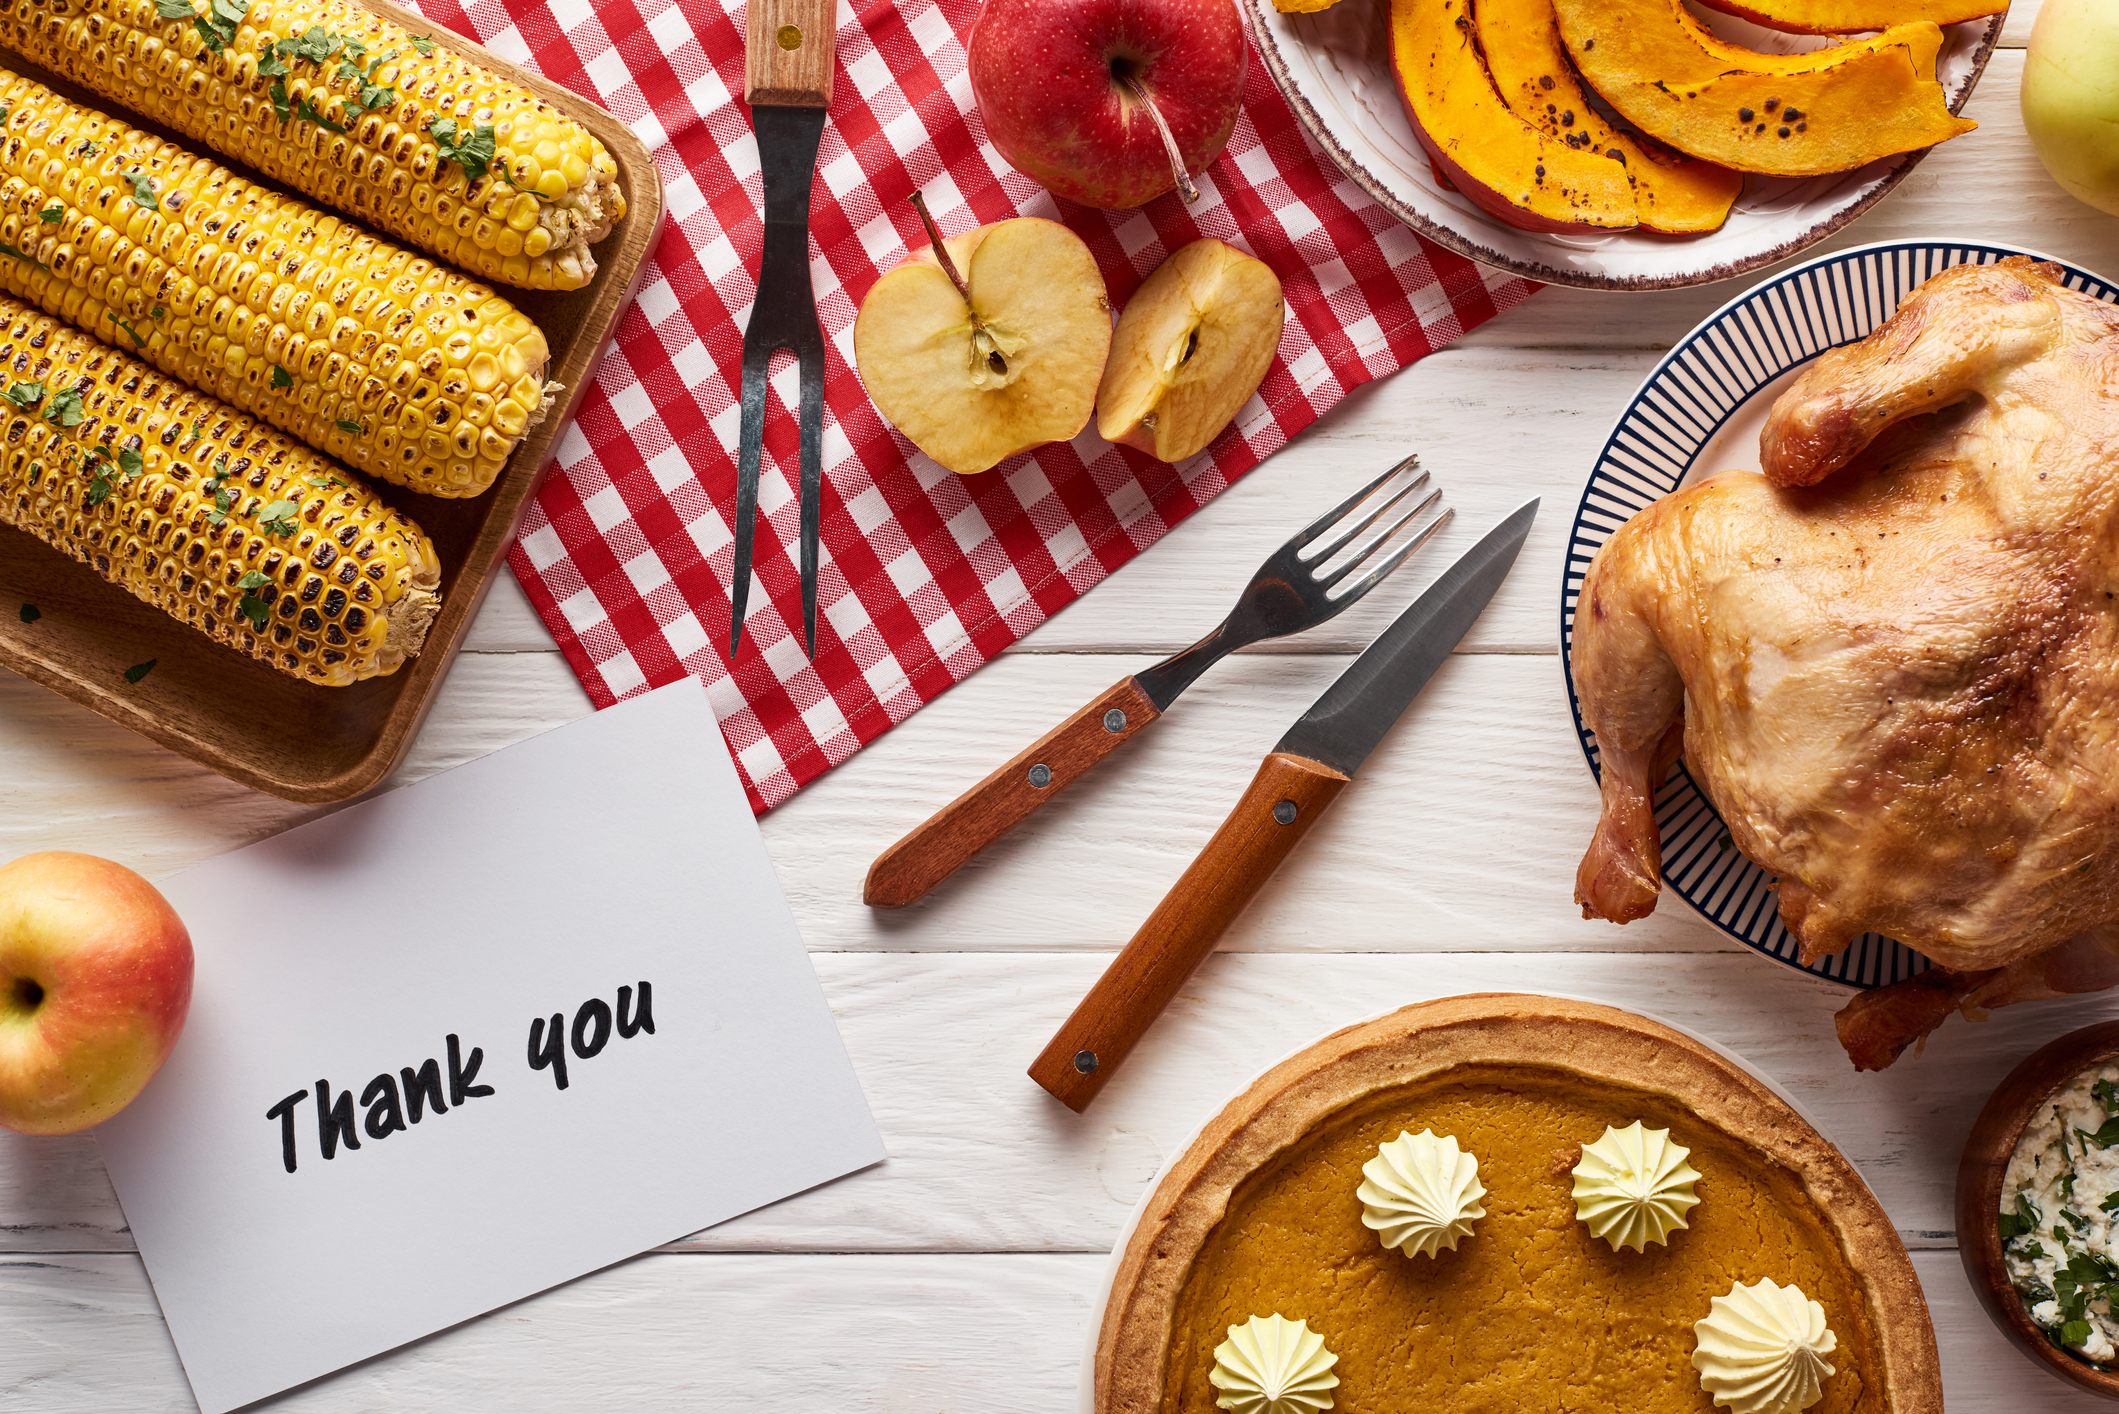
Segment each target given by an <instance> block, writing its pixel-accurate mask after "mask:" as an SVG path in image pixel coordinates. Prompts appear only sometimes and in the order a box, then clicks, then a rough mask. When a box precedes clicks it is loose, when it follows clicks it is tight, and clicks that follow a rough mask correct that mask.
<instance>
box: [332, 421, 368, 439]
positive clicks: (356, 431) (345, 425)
mask: <svg viewBox="0 0 2119 1414" xmlns="http://www.w3.org/2000/svg"><path fill="white" fill-rule="evenodd" d="M338 430H339V431H341V432H351V433H352V434H353V435H354V436H356V437H358V436H360V435H361V434H362V433H363V432H366V431H367V430H368V429H367V428H365V427H363V426H361V425H360V424H359V423H358V422H349V421H347V420H346V419H345V418H343V417H342V418H340V419H339V420H338Z"/></svg>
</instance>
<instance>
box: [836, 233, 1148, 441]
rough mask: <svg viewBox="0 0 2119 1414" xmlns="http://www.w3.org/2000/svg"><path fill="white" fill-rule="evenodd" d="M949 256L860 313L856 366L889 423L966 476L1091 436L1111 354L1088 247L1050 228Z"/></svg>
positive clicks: (913, 262)
mask: <svg viewBox="0 0 2119 1414" xmlns="http://www.w3.org/2000/svg"><path fill="white" fill-rule="evenodd" d="M942 245H943V248H944V250H945V251H946V253H947V260H948V267H947V268H946V269H945V268H944V265H943V263H942V261H940V260H938V259H937V258H936V255H935V251H934V247H933V246H932V245H931V244H930V245H929V247H928V248H927V249H925V250H923V251H921V252H919V253H918V254H916V255H914V256H912V257H910V258H909V259H907V260H906V261H905V263H904V264H902V265H900V266H898V267H897V268H896V269H895V270H892V271H890V272H889V273H888V274H886V275H884V276H883V278H882V279H880V280H878V281H876V283H875V285H874V286H873V287H872V288H870V290H869V291H868V297H867V298H866V299H864V300H862V301H861V312H860V314H859V315H858V316H857V317H856V318H855V320H854V326H853V347H854V364H855V366H856V367H857V368H858V369H859V370H860V373H861V382H862V385H863V386H865V387H866V388H867V389H868V396H869V397H870V398H871V399H872V400H874V402H875V405H876V408H877V410H879V411H880V412H881V413H882V414H883V416H885V417H886V418H889V419H890V421H891V422H892V423H893V424H894V425H895V426H896V427H897V429H898V430H899V431H900V432H903V433H904V434H905V435H906V436H907V437H910V438H911V439H912V442H913V445H914V446H916V447H918V448H919V449H920V450H921V451H923V452H925V453H926V454H927V455H928V456H930V457H932V458H934V460H935V461H936V462H937V463H939V464H940V465H942V466H945V467H947V468H948V469H949V470H951V471H954V472H957V473H958V474H960V475H965V476H968V475H970V474H972V473H973V472H979V471H984V470H986V469H987V468H988V467H991V466H993V465H995V464H996V463H998V462H1001V461H1004V460H1006V459H1007V458H1009V457H1012V456H1014V455H1015V454H1016V453H1017V452H1026V451H1029V450H1030V449H1031V448H1032V447H1041V446H1043V445H1045V444H1046V443H1047V442H1064V441H1066V440H1067V439H1068V438H1070V437H1073V436H1074V435H1075V434H1077V433H1079V432H1080V431H1081V430H1082V428H1084V427H1085V426H1087V425H1088V422H1089V414H1090V413H1091V412H1093V411H1094V410H1095V407H1096V389H1097V381H1098V379H1100V378H1101V377H1102V376H1103V371H1104V356H1105V354H1107V353H1108V352H1109V351H1110V348H1111V304H1110V301H1109V299H1108V298H1107V297H1106V293H1105V289H1104V277H1103V275H1102V274H1101V273H1100V272H1099V271H1098V270H1097V268H1096V260H1095V257H1093V256H1091V255H1090V254H1089V247H1088V246H1087V245H1085V244H1083V242H1082V238H1081V237H1080V236H1077V235H1075V234H1074V232H1072V231H1070V230H1068V229H1067V228H1066V227H1065V226H1062V225H1061V224H1060V223H1059V222H1057V221H1047V220H1045V219H1044V218H1042V217H1038V216H1020V217H1017V218H1015V219H1014V220H1011V221H998V222H994V223H993V224H990V225H985V226H981V227H979V228H978V229H977V230H975V231H967V232H966V233H964V234H963V235H960V236H955V237H952V238H950V239H949V240H946V241H944V242H943V243H942ZM958 272H961V277H960V278H961V283H960V282H959V274H958Z"/></svg>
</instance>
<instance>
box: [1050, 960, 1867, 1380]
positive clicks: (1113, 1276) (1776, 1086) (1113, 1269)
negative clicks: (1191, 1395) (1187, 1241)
mask: <svg viewBox="0 0 2119 1414" xmlns="http://www.w3.org/2000/svg"><path fill="white" fill-rule="evenodd" d="M1495 990H1497V991H1504V992H1509V993H1513V994H1516V995H1521V996H1529V997H1550V998H1552V999H1554V1000H1555V1001H1563V1002H1586V1003H1588V1004H1589V1005H1591V1006H1608V1007H1610V1008H1611V1009H1612V1010H1613V1011H1623V1012H1625V1013H1626V1014H1628V1015H1629V1016H1638V1017H1641V1018H1643V1019H1644V1020H1647V1021H1653V1022H1655V1023H1656V1024H1657V1025H1659V1026H1667V1027H1669V1028H1670V1029H1671V1030H1673V1031H1675V1032H1677V1033H1678V1034H1680V1035H1682V1036H1685V1037H1687V1038H1689V1039H1691V1040H1693V1041H1697V1042H1698V1043H1699V1044H1700V1045H1702V1046H1705V1047H1706V1048H1707V1049H1708V1050H1710V1051H1712V1052H1714V1053H1715V1054H1716V1055H1718V1056H1720V1057H1721V1058H1722V1059H1723V1060H1725V1061H1728V1062H1729V1063H1730V1064H1731V1065H1733V1066H1735V1067H1736V1068H1737V1069H1738V1070H1741V1071H1743V1072H1744V1074H1746V1075H1748V1076H1750V1077H1751V1078H1752V1079H1753V1080H1756V1081H1757V1082H1758V1083H1759V1084H1761V1085H1763V1086H1765V1087H1766V1088H1767V1089H1768V1090H1771V1091H1772V1092H1773V1093H1774V1094H1775V1095H1778V1096H1779V1097H1780V1099H1781V1101H1782V1102H1783V1103H1784V1104H1786V1105H1787V1106H1788V1108H1789V1109H1791V1110H1794V1111H1795V1113H1796V1114H1797V1115H1798V1116H1800V1117H1801V1118H1802V1121H1803V1123H1805V1124H1807V1125H1809V1126H1810V1127H1811V1128H1812V1129H1814V1130H1816V1131H1817V1132H1818V1133H1819V1134H1820V1135H1822V1136H1823V1137H1824V1140H1825V1142H1826V1143H1828V1144H1831V1145H1832V1147H1834V1148H1835V1149H1838V1148H1839V1144H1838V1141H1836V1140H1834V1139H1833V1138H1832V1135H1831V1134H1830V1132H1828V1131H1827V1130H1826V1129H1825V1127H1824V1126H1823V1125H1821V1124H1819V1123H1818V1122H1817V1116H1816V1115H1814V1114H1812V1113H1810V1111H1809V1110H1808V1109H1807V1108H1806V1107H1805V1106H1804V1105H1803V1103H1802V1101H1800V1100H1798V1099H1796V1098H1795V1096H1793V1095H1791V1094H1789V1093H1788V1091H1787V1089H1786V1087H1784V1086H1783V1085H1782V1084H1781V1083H1780V1082H1779V1081H1778V1080H1775V1079H1774V1078H1773V1077H1772V1076H1770V1075H1768V1074H1766V1072H1765V1071H1763V1070H1760V1069H1759V1068H1758V1067H1757V1066H1755V1065H1753V1064H1752V1063H1751V1062H1750V1061H1748V1060H1746V1059H1745V1058H1744V1057H1742V1056H1740V1055H1738V1054H1737V1053H1736V1052H1735V1051H1732V1050H1730V1049H1729V1048H1728V1047H1727V1046H1725V1045H1723V1044H1722V1043H1721V1042H1719V1041H1717V1040H1714V1039H1713V1038H1712V1037H1708V1036H1702V1035H1701V1034H1700V1033H1699V1032H1697V1031H1695V1030H1693V1029H1692V1028H1691V1027H1689V1026H1682V1025H1680V1024H1678V1023H1677V1022H1675V1021H1672V1020H1671V1019H1670V1018H1669V1017H1667V1016H1660V1015H1658V1014H1656V1013H1655V1012H1652V1011H1643V1010H1641V1009H1640V1008H1639V1007H1637V1006H1630V1005H1628V1004H1626V1003H1624V1002H1615V1001H1612V1000H1611V999H1610V998H1608V997H1590V996H1584V995H1582V994H1581V993H1579V992H1545V991H1535V992H1534V991H1519V989H1517V988H1514V987H1503V988H1496V989H1495ZM1455 995H1462V994H1461V993H1445V994H1444V996H1455ZM1440 1000H1442V998H1441V997H1407V998H1405V999H1404V1000H1402V1001H1398V1002H1394V1003H1392V1004H1391V1005H1390V1006H1387V1007H1385V1008H1384V1009H1383V1010H1381V1011H1377V1012H1371V1013H1370V1014H1369V1015H1367V1016H1357V1017H1355V1018H1354V1019H1353V1020H1351V1021H1348V1022H1345V1023H1344V1024H1342V1025H1339V1026H1334V1027H1332V1028H1331V1029H1330V1030H1327V1031H1320V1032H1319V1033H1317V1035H1315V1036H1313V1037H1311V1038H1310V1039H1309V1040H1307V1041H1305V1042H1303V1043H1302V1044H1301V1045H1299V1046H1294V1047H1291V1048H1290V1049H1289V1050H1288V1051H1287V1052H1286V1053H1285V1054H1283V1055H1279V1056H1275V1057H1274V1058H1273V1060H1272V1061H1271V1062H1270V1063H1269V1064H1267V1065H1263V1066H1260V1067H1259V1069H1258V1075H1253V1076H1250V1077H1248V1078H1247V1079H1245V1080H1244V1082H1243V1083H1242V1084H1241V1085H1238V1086H1237V1087H1236V1088H1235V1089H1233V1090H1231V1091H1230V1092H1229V1093H1228V1094H1227V1095H1225V1096H1223V1097H1222V1100H1221V1102H1220V1103H1219V1104H1217V1105H1215V1106H1214V1107H1213V1108H1212V1109H1210V1110H1208V1111H1207V1112H1206V1114H1205V1115H1204V1116H1203V1117H1202V1118H1201V1119H1200V1121H1199V1123H1198V1124H1196V1125H1194V1126H1193V1127H1192V1131H1191V1133H1189V1134H1187V1135H1185V1137H1184V1139H1183V1140H1182V1141H1180V1142H1179V1143H1178V1144H1177V1146H1176V1147H1175V1148H1173V1149H1171V1150H1170V1156H1169V1157H1168V1158H1166V1159H1164V1160H1163V1161H1162V1165H1161V1167H1159V1168H1157V1169H1156V1170H1155V1176H1154V1177H1153V1178H1151V1179H1149V1180H1148V1183H1147V1186H1146V1187H1145V1188H1143V1189H1141V1191H1140V1197H1138V1198H1136V1199H1135V1200H1134V1201H1133V1211H1132V1212H1131V1213H1129V1214H1128V1215H1127V1217H1126V1221H1125V1224H1124V1225H1123V1226H1122V1227H1120V1228H1119V1232H1118V1240H1117V1241H1116V1242H1114V1243H1112V1245H1111V1255H1110V1257H1109V1259H1108V1260H1106V1261H1105V1263H1104V1274H1103V1276H1102V1277H1101V1278H1099V1279H1098V1281H1097V1286H1096V1295H1095V1296H1094V1297H1093V1298H1092V1299H1091V1300H1090V1302H1089V1335H1088V1344H1087V1346H1086V1348H1085V1349H1084V1350H1083V1352H1082V1378H1081V1382H1080V1384H1079V1386H1078V1387H1077V1390H1076V1394H1075V1408H1076V1411H1077V1414H1096V1346H1097V1337H1098V1335H1099V1334H1100V1333H1101V1332H1102V1331H1103V1328H1104V1308H1105V1307H1107V1306H1109V1305H1110V1304H1111V1283H1112V1282H1114V1281H1116V1280H1117V1279H1118V1264H1119V1261H1120V1259H1121V1258H1123V1257H1124V1256H1125V1253H1126V1244H1127V1243H1129V1242H1131V1241H1132V1240H1133V1233H1134V1230H1135V1229H1136V1228H1138V1227H1139V1226H1140V1218H1141V1214H1142V1213H1145V1212H1146V1211H1148V1200H1149V1199H1150V1198H1153V1197H1154V1196H1155V1190H1156V1189H1158V1188H1160V1187H1162V1182H1163V1180H1164V1179H1165V1178H1167V1177H1169V1175H1170V1170H1171V1169H1172V1168H1173V1167H1175V1166H1176V1164H1177V1161H1178V1160H1179V1159H1182V1158H1183V1157H1184V1156H1185V1155H1186V1154H1187V1153H1189V1152H1191V1149H1192V1146H1193V1145H1194V1144H1196V1143H1198V1142H1199V1136H1200V1132H1201V1131H1202V1130H1204V1129H1205V1128H1206V1127H1207V1125H1208V1124H1210V1123H1212V1121H1213V1119H1214V1117H1215V1116H1216V1115H1218V1114H1220V1113H1221V1112H1222V1111H1223V1110H1225V1109H1227V1108H1228V1107H1229V1106H1230V1105H1232V1104H1234V1103H1236V1100H1237V1097H1238V1096H1240V1095H1242V1094H1243V1093H1244V1092H1245V1091H1247V1090H1249V1089H1250V1088H1251V1087H1252V1086H1253V1085H1255V1084H1257V1083H1258V1077H1259V1076H1260V1075H1265V1074H1268V1073H1269V1072H1271V1071H1273V1070H1275V1069H1277V1068H1278V1067H1280V1066H1282V1065H1285V1064H1286V1063H1287V1062H1289V1061H1291V1060H1293V1059H1294V1058H1295V1057H1297V1056H1299V1055H1301V1054H1302V1053H1303V1052H1304V1051H1307V1050H1309V1049H1310V1048H1311V1047H1313V1046H1315V1045H1317V1044H1318V1043H1320V1042H1322V1041H1325V1040H1328V1039H1329V1038H1331V1037H1333V1036H1336V1035H1338V1034H1339V1033H1340V1032H1342V1031H1345V1030H1347V1029H1349V1028H1351V1027H1355V1026H1366V1025H1368V1024H1369V1023H1370V1022H1372V1021H1381V1020H1382V1019H1383V1018H1384V1017H1386V1016H1389V1015H1390V1014H1391V1013H1392V1012H1394V1011H1399V1010H1402V1009H1404V1008H1405V1007H1408V1006H1413V1005H1416V1004H1417V1003H1420V1002H1428V1001H1440ZM1840 1157H1842V1158H1844V1159H1846V1160H1847V1167H1848V1168H1851V1169H1853V1170H1854V1174H1855V1177H1857V1178H1859V1179H1861V1181H1862V1182H1863V1183H1865V1184H1866V1183H1868V1182H1869V1177H1868V1175H1867V1174H1864V1173H1863V1172H1862V1171H1861V1168H1860V1166H1859V1165H1857V1164H1856V1163H1855V1162H1854V1160H1853V1158H1852V1157H1851V1156H1849V1155H1848V1154H1847V1151H1846V1150H1844V1149H1840ZM1870 1192H1872V1193H1873V1192H1875V1189H1874V1188H1873V1187H1872V1188H1871V1189H1870ZM1878 1201H1879V1202H1880V1201H1881V1200H1878Z"/></svg>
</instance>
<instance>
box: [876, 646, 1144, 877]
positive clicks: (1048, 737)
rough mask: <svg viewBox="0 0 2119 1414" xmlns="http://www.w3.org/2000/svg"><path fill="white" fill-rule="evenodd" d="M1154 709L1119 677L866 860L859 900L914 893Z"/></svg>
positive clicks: (1018, 819)
mask: <svg viewBox="0 0 2119 1414" xmlns="http://www.w3.org/2000/svg"><path fill="white" fill-rule="evenodd" d="M1114 714H1116V715H1114ZM1161 715H1162V713H1161V711H1159V710H1158V709H1157V708H1156V706H1155V704H1154V703H1153V702H1151V701H1149V700H1148V694H1147V693H1145V692H1143V691H1142V690H1141V686H1140V684H1139V683H1138V682H1135V681H1134V680H1133V679H1132V678H1131V677H1123V678H1120V679H1119V680H1118V682H1117V683H1116V684H1114V685H1113V686H1112V688H1111V690H1110V691H1109V692H1106V693H1105V694H1104V695H1103V696H1101V697H1099V698H1097V699H1096V700H1095V701H1094V702H1091V703H1090V704H1089V705H1088V706H1086V707H1084V708H1082V710H1081V711H1079V712H1076V713H1075V714H1074V715H1073V716H1071V717H1069V718H1068V719H1067V720H1066V721H1064V722H1061V723H1060V724H1059V725H1058V726H1056V727H1054V728H1053V729H1052V730H1051V731H1049V732H1046V733H1045V734H1044V735H1043V736H1041V737H1039V738H1038V739H1037V740H1036V741H1034V742H1032V743H1031V744H1030V745H1029V746H1028V747H1026V748H1024V749H1023V750H1022V751H1019V752H1017V753H1016V756H1015V759H1014V760H1012V761H1010V762H1009V763H1008V764H1007V765H1005V766H1003V767H1001V768H1000V769H999V770H997V771H995V772H994V773H993V774H992V775H990V776H988V777H986V779H985V780H983V781H980V782H979V783H978V784H977V785H975V786H973V787H972V788H971V789H970V790H967V791H965V792H964V793H963V794H962V795H960V796H958V797H957V798H956V799H955V800H953V801H951V802H950V803H949V804H947V805H945V806H943V807H942V808H941V809H940V810H939V811H937V812H935V814H934V815H933V817H932V818H930V819H929V820H928V821H927V823H926V824H924V825H921V826H920V827H919V828H918V829H916V830H914V831H913V832H912V833H911V834H909V835H907V836H905V838H904V839H901V840H899V841H898V842H897V843H896V844H894V845H892V846H891V847H890V848H889V849H886V850H884V851H883V852H882V853H881V854H879V855H877V856H876V862H875V863H874V864H871V865H869V866H868V882H867V883H866V884H864V885H862V887H861V901H862V902H864V903H867V904H870V905H872V906H874V907H877V908H898V907H901V906H903V905H905V904H908V903H911V902H912V901H913V900H914V899H917V898H919V897H921V896H922V895H923V894H925V893H926V892H927V891H928V890H929V889H931V888H933V887H934V886H935V885H936V884H939V883H941V882H942V880H944V879H946V878H948V877H949V876H950V875H951V874H954V873H955V872H956V871H957V870H958V869H960V868H962V867H963V866H964V864H965V862H966V861H968V860H969V859H970V858H971V856H973V855H974V854H977V853H978V852H979V851H980V850H982V849H984V848H985V847H986V846H987V845H989V844H992V843H993V842H994V841H995V840H997V839H999V838H1000V837H1001V836H1002V835H1005V834H1007V833H1008V832H1009V831H1010V830H1012V829H1014V828H1015V827H1016V826H1017V825H1020V824H1021V823H1022V822H1023V821H1024V820H1026V819H1028V818H1029V816H1030V812H1031V811H1033V810H1035V809H1037V808H1038V807H1039V806H1040V805H1043V804H1044V803H1045V802H1046V801H1048V800H1050V799H1052V797H1053V796H1055V795H1058V794H1059V793H1060V791H1061V790H1062V789H1064V788H1065V787H1067V786H1070V785H1072V784H1073V783H1074V782H1075V781H1077V780H1079V779H1081V777H1082V776H1084V775H1086V774H1087V773H1088V770H1089V768H1090V767H1091V766H1094V765H1095V764H1096V763H1097V762H1099V761H1101V760H1103V759H1104V758H1105V757H1106V756H1108V755H1110V754H1111V753H1112V752H1113V751H1115V750H1117V749H1118V746H1119V743H1121V742H1123V741H1125V740H1127V739H1128V738H1129V737H1131V736H1132V735H1133V734H1134V733H1135V732H1137V731H1139V730H1140V729H1141V728H1142V727H1145V726H1146V725H1148V723H1150V722H1152V721H1154V720H1155V719H1156V718H1157V717H1160V716H1161ZM1040 782H1042V784H1040Z"/></svg>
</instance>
